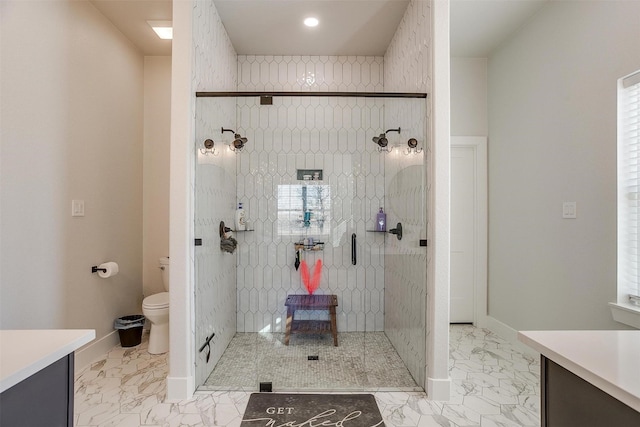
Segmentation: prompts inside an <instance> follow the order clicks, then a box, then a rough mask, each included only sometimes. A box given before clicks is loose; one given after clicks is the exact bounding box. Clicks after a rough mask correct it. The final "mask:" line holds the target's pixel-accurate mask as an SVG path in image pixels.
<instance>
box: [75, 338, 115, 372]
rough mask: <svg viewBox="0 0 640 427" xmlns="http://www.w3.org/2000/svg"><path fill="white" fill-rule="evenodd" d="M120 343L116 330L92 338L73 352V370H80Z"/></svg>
mask: <svg viewBox="0 0 640 427" xmlns="http://www.w3.org/2000/svg"><path fill="white" fill-rule="evenodd" d="M119 343H120V335H118V331H113V332H111V333H109V334H107V335H105V336H104V337H102V338H100V339H97V340H94V341H92V342H90V343H89V344H87V345H85V346H83V347H81V348H79V349H78V350H76V352H75V356H74V357H75V363H74V367H75V371H76V372H80V371H81V370H82V369H84V368H86V367H87V366H89V365H90V364H91V363H92V362H94V361H95V360H97V359H98V358H101V357H104V355H105V354H107V353H109V352H110V351H111V349H112V348H113V347H115V346H116V345H118V344H119Z"/></svg>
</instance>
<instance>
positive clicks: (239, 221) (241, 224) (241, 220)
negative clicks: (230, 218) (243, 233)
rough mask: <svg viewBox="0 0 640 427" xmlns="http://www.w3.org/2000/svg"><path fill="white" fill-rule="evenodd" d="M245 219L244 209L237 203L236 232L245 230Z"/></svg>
mask: <svg viewBox="0 0 640 427" xmlns="http://www.w3.org/2000/svg"><path fill="white" fill-rule="evenodd" d="M246 221H247V219H246V217H245V212H244V209H242V203H238V210H237V211H236V231H240V230H246V228H247V222H246Z"/></svg>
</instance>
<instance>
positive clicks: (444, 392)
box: [427, 378, 451, 401]
mask: <svg viewBox="0 0 640 427" xmlns="http://www.w3.org/2000/svg"><path fill="white" fill-rule="evenodd" d="M427 397H428V398H429V399H430V400H440V401H448V400H450V399H451V379H450V378H447V379H446V380H438V379H434V378H427Z"/></svg>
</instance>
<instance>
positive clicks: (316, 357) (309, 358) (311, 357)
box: [307, 356, 319, 360]
mask: <svg viewBox="0 0 640 427" xmlns="http://www.w3.org/2000/svg"><path fill="white" fill-rule="evenodd" d="M307 360H319V357H318V356H307Z"/></svg>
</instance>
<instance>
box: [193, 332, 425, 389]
mask: <svg viewBox="0 0 640 427" xmlns="http://www.w3.org/2000/svg"><path fill="white" fill-rule="evenodd" d="M338 342H339V343H340V345H339V346H338V347H335V346H334V345H333V338H332V337H331V335H294V336H292V337H291V341H290V343H289V345H288V346H286V345H284V333H238V334H236V335H235V337H234V338H233V339H232V340H231V343H230V344H229V346H228V347H227V350H226V351H225V352H224V354H223V355H222V357H221V359H220V361H219V362H218V364H217V365H216V367H215V369H214V370H213V372H212V373H211V375H210V376H209V378H208V379H207V380H206V381H205V383H204V385H202V386H201V387H200V388H199V390H201V391H202V390H244V391H256V390H258V385H259V383H260V382H271V383H272V384H273V389H274V390H277V391H305V390H315V391H321V390H333V391H335V390H367V391H386V390H388V391H420V390H422V388H420V387H419V386H418V385H417V384H416V382H415V381H414V379H413V377H412V376H411V374H410V373H409V371H408V370H407V368H406V367H405V365H404V363H403V362H402V359H400V356H399V355H398V353H397V352H396V351H395V349H394V348H393V346H392V345H391V342H390V341H389V339H388V338H387V337H386V335H385V334H384V332H367V333H366V334H365V333H363V332H343V333H339V334H338ZM308 356H318V360H308Z"/></svg>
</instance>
